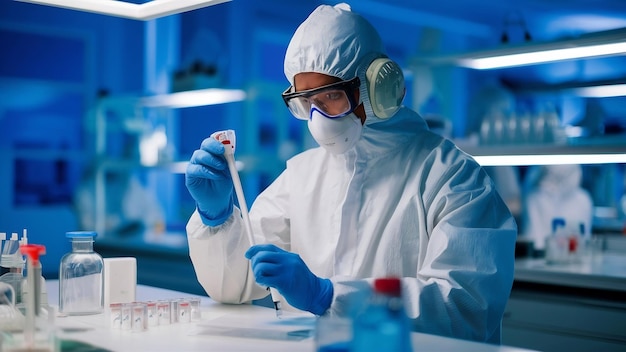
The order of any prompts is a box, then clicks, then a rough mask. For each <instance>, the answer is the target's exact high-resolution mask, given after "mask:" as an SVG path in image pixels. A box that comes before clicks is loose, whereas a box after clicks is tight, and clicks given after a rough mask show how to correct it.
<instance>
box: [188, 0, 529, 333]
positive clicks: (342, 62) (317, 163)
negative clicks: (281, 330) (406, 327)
mask: <svg viewBox="0 0 626 352" xmlns="http://www.w3.org/2000/svg"><path fill="white" fill-rule="evenodd" d="M322 32H323V35H322ZM359 36H360V37H359ZM359 38H361V40H362V41H361V40H360V39H359ZM382 53H383V51H382V44H380V38H379V37H378V34H377V33H376V32H375V31H374V30H373V27H370V25H369V24H367V22H365V20H364V19H362V18H361V17H359V16H358V15H356V14H354V13H352V12H349V11H344V10H341V9H339V8H337V7H330V6H324V5H323V6H321V7H319V8H318V9H317V10H315V11H314V12H313V13H312V14H311V15H310V16H309V18H308V19H307V21H305V22H304V23H303V24H302V25H301V26H300V27H299V29H298V30H297V31H296V33H295V35H294V38H293V39H292V42H291V43H290V47H289V48H288V50H287V56H286V59H285V73H286V75H287V77H288V79H289V80H290V81H291V83H293V75H294V74H295V73H297V72H305V71H314V72H321V73H325V74H328V75H332V76H337V77H340V78H342V79H350V78H353V77H354V76H355V75H359V76H360V77H361V81H362V82H364V81H365V77H364V75H365V69H366V68H367V65H368V64H369V62H371V61H372V56H374V57H375V56H381V55H382ZM346 60H347V61H348V62H346ZM363 86H365V84H362V87H361V100H362V101H363V103H364V104H365V111H366V114H367V120H366V122H365V126H364V128H363V134H362V137H361V139H360V140H359V141H358V142H357V144H356V145H355V146H354V147H353V148H351V149H350V150H348V151H347V152H346V153H344V154H340V155H332V154H330V153H328V152H327V151H326V150H324V149H323V148H313V149H310V150H307V151H305V152H303V153H301V154H299V155H296V156H295V157H293V158H291V159H290V160H288V161H287V167H286V170H284V172H283V173H282V174H281V175H280V176H279V177H278V178H277V179H276V180H275V181H274V182H273V183H272V184H271V185H270V186H269V187H268V188H267V189H266V190H264V191H263V192H262V193H261V194H260V195H259V196H258V197H257V198H256V200H255V202H254V204H253V205H252V207H251V210H250V218H251V221H252V227H253V231H254V233H255V234H256V236H257V238H256V240H257V243H263V242H269V243H273V244H276V245H277V246H279V247H281V248H283V249H285V250H288V251H292V252H295V253H298V254H299V255H300V256H301V258H302V259H303V260H304V262H305V263H306V264H307V265H308V267H309V269H310V270H311V271H312V272H313V273H314V274H316V275H317V276H319V277H324V278H330V279H331V281H332V282H333V288H334V296H333V300H332V304H331V307H330V309H329V312H328V313H327V314H345V313H346V309H347V306H348V305H349V302H350V297H351V295H353V294H354V293H355V288H354V287H355V286H354V285H355V283H364V282H371V281H372V279H373V278H377V277H387V276H399V277H401V278H402V282H403V293H404V296H405V301H406V302H405V304H406V308H407V313H408V315H409V316H410V317H411V318H412V319H413V328H414V330H416V331H421V332H426V333H433V334H439V335H445V336H452V337H457V338H463V339H471V340H478V341H489V342H495V343H498V342H499V341H500V326H501V320H502V315H503V312H504V308H505V305H506V302H507V299H508V297H509V293H510V290H511V285H512V282H513V263H514V247H515V238H516V231H517V229H516V224H515V221H514V220H513V218H512V216H511V214H510V213H509V211H508V209H507V207H506V206H505V204H504V203H503V201H502V199H501V198H500V196H499V195H498V193H497V192H496V191H495V187H494V184H493V183H492V181H491V180H490V179H489V177H488V176H487V174H486V173H485V171H484V170H483V169H482V168H481V167H480V166H479V165H478V164H477V163H476V162H475V161H474V160H473V159H472V158H471V157H470V156H468V155H467V154H466V153H464V152H462V151H461V150H459V149H458V148H457V147H455V145H454V144H453V143H452V142H450V141H449V140H447V139H444V138H443V137H441V136H439V135H436V134H434V133H432V132H430V131H428V129H427V126H426V124H425V122H424V120H423V119H422V118H421V117H420V116H419V115H418V114H417V113H415V112H413V111H412V110H410V109H408V108H405V107H402V108H401V109H400V110H399V111H398V112H397V113H396V115H394V116H393V117H392V118H390V119H388V120H381V119H378V118H377V117H376V116H374V114H373V113H372V108H371V105H370V103H369V99H368V97H367V90H366V88H364V87H363ZM187 232H188V240H189V249H190V256H191V259H192V262H193V265H194V267H195V270H196V273H197V277H198V280H199V281H200V283H201V284H202V286H203V287H204V288H205V290H206V291H207V293H208V295H209V296H210V297H211V298H212V299H214V300H216V301H219V302H225V303H243V302H249V301H251V300H254V299H259V298H263V297H265V296H267V291H266V290H265V289H264V288H262V287H260V286H259V285H257V284H256V283H255V280H254V276H253V274H252V272H251V269H250V263H249V261H248V260H247V259H246V258H245V257H244V253H245V251H246V250H247V249H248V248H249V247H250V244H249V243H248V239H247V238H246V235H245V233H244V228H243V224H242V220H241V217H240V212H239V210H238V209H237V208H235V211H234V213H233V215H232V216H231V217H230V218H229V219H228V220H227V221H226V223H224V224H222V225H220V226H217V227H209V226H205V225H204V224H203V223H202V221H201V219H200V217H199V215H198V213H197V211H196V212H194V214H193V215H192V217H191V218H190V220H189V223H188V225H187ZM283 303H286V302H285V301H283Z"/></svg>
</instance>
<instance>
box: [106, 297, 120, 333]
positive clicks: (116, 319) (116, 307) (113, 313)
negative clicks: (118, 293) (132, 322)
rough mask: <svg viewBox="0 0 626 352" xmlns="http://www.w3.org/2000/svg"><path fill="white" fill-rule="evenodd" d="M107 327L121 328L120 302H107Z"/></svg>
mask: <svg viewBox="0 0 626 352" xmlns="http://www.w3.org/2000/svg"><path fill="white" fill-rule="evenodd" d="M109 327H111V328H112V329H121V328H122V304H121V303H111V304H109Z"/></svg>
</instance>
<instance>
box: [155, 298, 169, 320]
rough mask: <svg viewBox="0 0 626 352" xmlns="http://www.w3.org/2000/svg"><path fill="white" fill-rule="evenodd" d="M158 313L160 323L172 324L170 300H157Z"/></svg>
mask: <svg viewBox="0 0 626 352" xmlns="http://www.w3.org/2000/svg"><path fill="white" fill-rule="evenodd" d="M156 305H157V314H158V316H159V319H158V320H159V325H169V324H170V301H165V300H162V301H157V304H156Z"/></svg>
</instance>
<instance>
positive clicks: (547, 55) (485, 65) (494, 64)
mask: <svg viewBox="0 0 626 352" xmlns="http://www.w3.org/2000/svg"><path fill="white" fill-rule="evenodd" d="M618 54H626V42H620V43H610V44H598V45H586V46H578V47H572V48H563V49H549V50H543V51H534V52H527V53H519V54H507V55H500V56H492V57H482V58H465V59H461V60H459V65H461V66H464V67H469V68H473V69H477V70H489V69H494V68H503V67H515V66H523V65H532V64H540V63H547V62H554V61H563V60H573V59H582V58H589V57H599V56H608V55H618Z"/></svg>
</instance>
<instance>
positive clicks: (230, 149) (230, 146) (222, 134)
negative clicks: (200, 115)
mask: <svg viewBox="0 0 626 352" xmlns="http://www.w3.org/2000/svg"><path fill="white" fill-rule="evenodd" d="M211 138H215V139H216V140H217V141H219V142H220V143H222V144H223V145H224V157H225V158H226V161H227V163H228V170H229V171H230V176H231V178H232V179H233V185H234V187H235V193H236V195H237V201H238V202H239V208H240V209H241V216H242V218H243V225H244V229H245V231H246V235H247V236H248V241H249V242H250V245H251V246H254V245H255V244H256V241H255V240H254V233H253V232H252V224H251V223H250V215H249V213H248V204H247V203H246V197H245V196H244V194H243V187H242V186H241V179H240V178H239V172H237V166H236V165H235V146H236V137H235V131H233V130H225V131H217V132H214V133H213V134H211ZM267 289H268V291H270V295H271V296H272V302H273V303H274V309H275V311H276V316H277V317H279V318H280V317H281V316H282V314H283V312H282V307H281V301H280V298H279V297H280V296H279V295H278V293H277V292H276V290H275V289H274V288H271V287H268V288H267Z"/></svg>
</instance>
